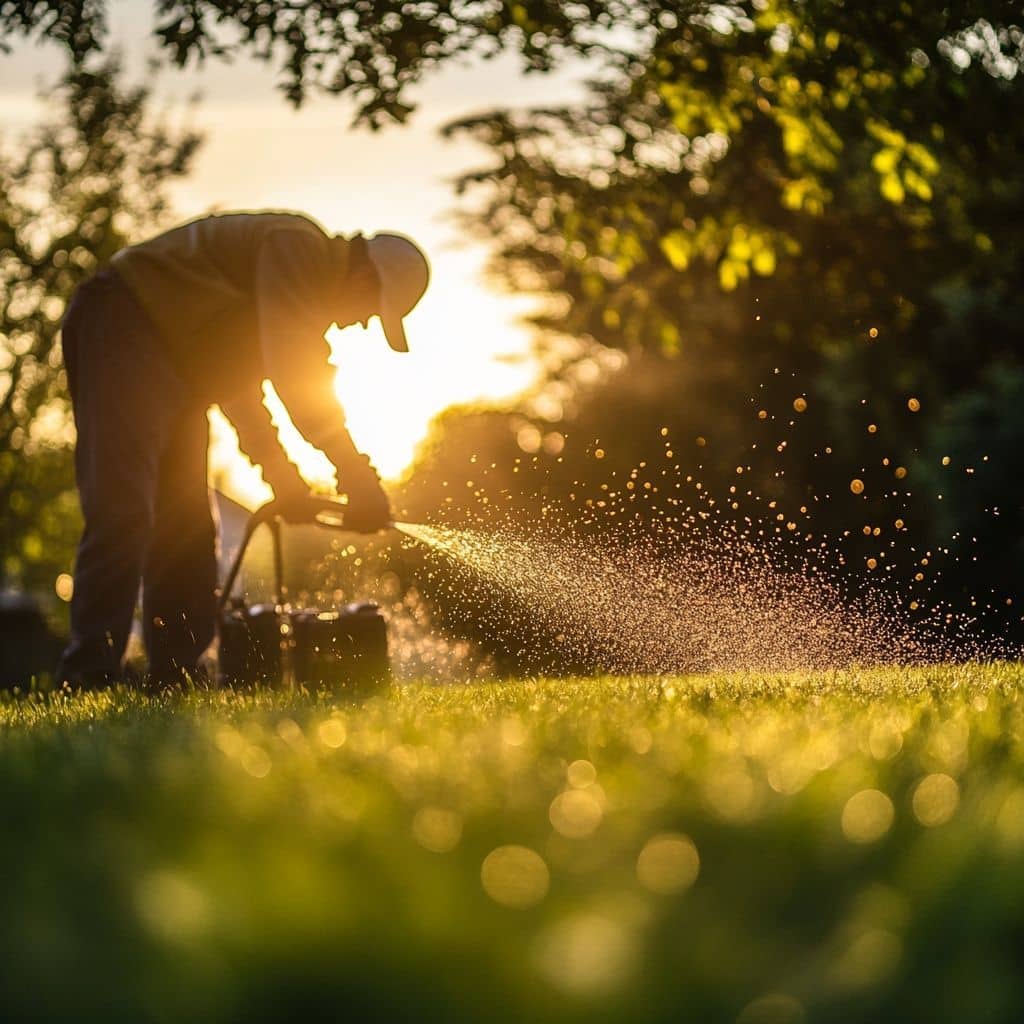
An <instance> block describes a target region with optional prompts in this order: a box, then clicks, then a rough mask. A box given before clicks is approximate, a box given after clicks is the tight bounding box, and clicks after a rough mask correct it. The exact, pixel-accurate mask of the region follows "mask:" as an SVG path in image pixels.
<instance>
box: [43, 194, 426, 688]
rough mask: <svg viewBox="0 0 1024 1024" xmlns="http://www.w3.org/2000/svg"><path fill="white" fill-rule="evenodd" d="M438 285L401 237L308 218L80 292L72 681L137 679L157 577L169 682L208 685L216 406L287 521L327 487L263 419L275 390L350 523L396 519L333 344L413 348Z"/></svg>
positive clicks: (238, 221) (214, 239) (68, 358)
mask: <svg viewBox="0 0 1024 1024" xmlns="http://www.w3.org/2000/svg"><path fill="white" fill-rule="evenodd" d="M428 276H429V270H428V265H427V261H426V258H425V257H424V255H423V253H422V252H421V251H420V250H419V249H418V248H417V247H416V245H414V244H413V243H412V242H411V241H409V240H408V239H406V238H403V237H401V236H400V235H393V234H378V235H375V236H373V237H371V238H363V237H362V235H358V234H357V235H354V236H351V237H344V236H341V235H335V236H331V235H329V234H327V233H326V232H324V230H323V229H322V228H320V227H319V226H318V225H317V224H315V223H314V222H313V221H312V220H310V219H308V218H307V217H304V216H302V215H301V214H297V213H231V214H223V215H218V216H211V217H204V218H202V219H200V220H196V221H193V222H192V223H189V224H185V225H183V226H181V227H177V228H174V229H173V230H171V231H168V232H166V233H165V234H162V235H159V236H158V237H156V238H153V239H151V240H150V241H148V242H143V243H142V244H140V245H135V246H131V247H129V248H127V249H123V250H122V251H121V252H119V253H118V254H117V255H116V256H115V257H114V259H113V260H112V262H111V265H110V266H109V267H107V268H106V269H104V270H101V271H100V272H99V273H98V274H96V275H95V276H94V277H93V278H91V279H90V280H89V281H87V282H85V283H84V284H83V285H82V286H81V287H80V288H79V289H78V291H77V292H76V293H75V295H74V297H73V299H72V301H71V303H70V305H69V307H68V311H67V314H66V316H65V318H64V324H63V347H64V360H65V365H66V367H67V374H68V385H69V388H70V391H71V400H72V404H73V407H74V414H75V425H76V427H77V429H78V444H77V448H76V452H75V467H76V472H77V477H78V489H79V493H80V495H81V502H82V511H83V514H84V518H85V529H84V532H83V535H82V540H81V543H80V545H79V548H78V556H77V560H76V566H75V588H74V595H73V597H72V601H71V639H70V642H69V644H68V647H67V649H66V650H65V652H64V656H63V658H62V661H61V665H60V669H59V679H60V680H61V681H67V682H70V683H72V684H73V685H82V686H96V685H103V684H104V683H108V682H111V681H113V680H116V679H118V678H120V677H121V660H122V658H123V656H124V650H125V646H126V644H127V640H128V633H129V630H130V628H131V621H132V616H133V614H134V610H135V603H136V599H137V596H138V593H139V583H140V581H141V583H142V594H143V597H142V621H143V636H144V639H145V643H146V648H147V652H148V655H149V672H150V677H151V679H152V680H153V681H154V682H157V683H165V682H173V681H176V680H179V679H181V678H182V674H183V673H190V672H193V671H194V670H195V668H196V664H197V661H198V659H199V657H200V655H201V654H202V653H203V651H204V650H205V649H206V647H207V646H208V645H209V643H210V641H211V640H212V639H213V634H214V618H215V600H216V594H215V591H216V586H217V561H216V526H215V523H214V519H213V516H212V513H211V509H210V501H209V493H208V489H207V441H208V438H207V433H208V428H207V418H206V413H207V409H208V408H209V406H210V405H212V404H214V403H216V404H218V405H219V406H220V407H221V409H223V411H224V412H225V414H226V415H227V416H228V418H229V419H230V420H231V421H232V423H233V424H234V425H235V428H236V429H237V430H238V435H239V439H240V442H241V446H242V448H243V450H244V451H245V452H246V453H247V454H248V455H249V456H250V457H251V458H252V460H253V461H254V462H257V463H259V464H260V465H262V467H263V475H264V478H265V479H266V480H267V482H268V483H269V484H270V485H271V486H272V487H273V489H274V494H275V498H276V500H277V501H278V503H279V504H280V507H281V508H282V510H283V512H284V514H285V515H287V510H288V508H289V505H292V506H296V507H297V506H298V505H299V504H301V502H302V501H303V500H304V499H305V498H307V497H308V493H309V492H308V488H307V487H306V484H305V483H304V482H303V480H302V478H301V477H300V476H299V473H298V471H297V470H296V468H295V467H294V466H293V465H292V463H291V462H289V461H288V459H287V457H286V456H285V453H284V451H283V450H282V449H281V447H280V445H279V444H278V441H277V434H276V431H275V430H274V427H273V425H272V424H271V422H270V415H269V413H268V412H267V410H266V408H265V407H264V406H263V401H262V399H263V391H262V385H263V381H264V380H265V379H268V378H269V380H270V381H271V382H272V383H273V385H274V388H275V389H276V391H277V393H278V395H279V396H280V397H281V399H282V401H283V402H284V404H285V406H286V407H287V409H288V412H289V414H290V416H291V418H292V421H293V422H294V424H295V426H296V427H297V428H298V429H299V431H300V432H301V433H302V434H303V435H304V436H305V438H306V439H307V440H308V441H310V442H311V443H312V444H314V445H315V446H316V447H317V448H320V449H321V450H322V451H323V452H324V453H325V454H326V455H327V457H328V458H329V459H330V460H331V462H333V463H334V465H335V467H336V469H337V471H338V488H339V490H340V491H342V492H344V493H346V494H347V495H348V501H349V506H348V512H347V513H346V525H347V526H349V527H351V528H352V529H356V530H360V531H364V532H372V531H375V530H378V529H382V528H383V527H384V526H385V525H386V524H387V523H388V522H389V520H390V518H391V512H390V508H389V505H388V499H387V497H386V495H385V494H384V491H383V490H382V488H381V484H380V478H379V477H378V475H377V472H376V470H375V469H374V468H373V466H372V465H371V464H370V462H369V460H368V459H367V457H366V456H365V455H361V454H360V453H359V452H358V451H357V450H356V448H355V446H354V445H353V443H352V439H351V437H350V436H349V433H348V431H347V429H346V428H345V423H344V417H343V414H342V411H341V409H340V407H339V405H338V401H337V397H336V395H335V391H334V369H333V367H331V366H330V365H329V363H328V357H329V354H330V351H329V346H328V344H327V341H326V340H325V338H324V332H325V331H326V330H327V328H328V327H329V326H330V325H331V324H332V323H336V324H337V325H338V326H339V327H345V326H347V325H349V324H354V323H361V324H362V325H363V326H364V327H365V326H366V323H367V321H368V320H369V318H370V317H372V316H379V317H380V319H381V323H382V326H383V328H384V334H385V336H386V337H387V340H388V344H389V345H390V346H391V347H392V348H393V349H396V350H397V351H399V352H406V351H408V346H407V344H406V338H405V330H404V327H403V323H402V319H403V317H404V316H405V315H406V314H407V313H408V312H409V311H410V310H411V309H412V308H413V306H415V305H416V303H417V302H418V301H419V299H420V297H421V296H422V295H423V292H424V290H425V289H426V286H427V281H428Z"/></svg>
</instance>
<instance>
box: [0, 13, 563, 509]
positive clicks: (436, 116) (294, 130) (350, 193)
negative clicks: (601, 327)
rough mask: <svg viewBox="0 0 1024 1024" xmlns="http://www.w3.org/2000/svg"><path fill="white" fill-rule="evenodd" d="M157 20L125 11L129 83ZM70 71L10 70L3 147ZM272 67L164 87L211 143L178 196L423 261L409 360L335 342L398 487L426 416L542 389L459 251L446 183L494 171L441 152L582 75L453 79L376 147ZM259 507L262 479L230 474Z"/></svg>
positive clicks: (35, 62) (459, 75) (496, 66)
mask: <svg viewBox="0 0 1024 1024" xmlns="http://www.w3.org/2000/svg"><path fill="white" fill-rule="evenodd" d="M152 7H153V4H152V3H150V2H148V0H147V2H145V3H143V2H141V0H115V3H114V4H113V15H114V16H113V19H112V28H113V35H114V38H115V40H116V42H117V43H118V45H120V46H121V47H122V50H123V52H124V53H125V54H126V55H128V57H129V60H128V67H129V71H130V73H131V74H132V75H133V76H136V77H137V76H142V75H147V74H148V73H147V71H146V69H145V58H146V56H147V55H149V54H152V52H153V47H152V43H151V42H150V40H149V39H148V38H147V31H148V27H149V24H150V18H151V11H152ZM60 70H61V57H60V54H59V51H58V50H57V49H56V48H54V47H51V46H19V47H17V48H16V50H15V52H14V53H13V54H11V55H10V56H0V124H3V125H4V126H5V132H4V134H5V140H6V141H8V142H9V141H10V139H11V136H12V134H15V133H16V132H17V131H18V130H19V129H20V128H24V127H27V126H28V125H29V124H31V123H32V121H33V119H34V118H35V117H37V116H38V112H39V104H38V92H39V88H40V86H42V85H44V84H45V83H46V82H49V81H53V79H54V78H56V77H57V76H58V75H59V73H60ZM274 77H275V76H274V73H273V71H272V69H271V68H270V67H268V66H267V65H265V64H262V63H259V62H255V61H251V60H249V59H247V58H240V59H238V60H237V61H236V62H235V63H234V64H232V65H224V64H220V63H211V64H209V65H208V66H207V67H206V68H205V69H204V70H202V71H196V70H195V69H191V70H189V71H186V72H177V71H173V70H167V71H164V72H163V73H162V74H161V76H160V77H159V78H158V79H157V81H156V84H155V91H156V94H157V96H158V98H159V103H160V104H162V103H163V102H164V101H166V102H168V103H169V104H170V106H171V109H172V110H174V105H175V104H178V105H179V107H180V105H183V104H184V103H185V102H186V101H187V99H188V98H189V97H190V96H192V95H193V94H194V93H195V92H196V91H197V90H198V91H199V92H200V93H201V97H202V98H201V102H200V104H199V106H198V108H197V109H196V112H195V116H194V119H193V120H194V123H195V126H196V127H197V128H198V129H200V130H201V131H203V132H204V134H205V135H206V143H205V145H204V146H203V148H202V150H201V152H200V154H199V158H198V161H197V163H196V165H195V171H194V173H193V174H192V175H191V177H190V178H189V179H188V181H186V182H184V183H182V184H181V185H179V186H177V187H176V188H175V189H174V193H173V196H174V203H175V209H176V211H177V213H178V214H179V215H180V217H181V219H188V218H191V217H194V216H197V215H200V214H202V213H204V212H207V211H209V210H211V209H222V210H226V209H261V208H277V209H296V210H302V211H304V212H306V213H308V214H310V215H312V216H313V217H315V218H316V219H317V220H319V221H320V222H321V223H322V224H323V225H324V226H325V227H326V228H327V229H328V230H331V231H335V232H343V233H346V234H348V233H351V232H353V231H357V230H361V231H363V232H364V233H366V234H372V233H373V232H375V231H378V230H397V231H401V232H403V233H405V234H408V235H410V236H412V237H413V238H415V239H416V240H417V241H418V242H419V243H420V244H421V245H422V246H423V248H424V249H425V250H426V251H427V252H428V254H429V256H430V258H431V261H432V264H433V280H432V283H431V286H430V289H429V291H428V293H427V295H426V296H425V297H424V299H423V301H422V302H421V303H420V305H419V307H418V308H417V309H416V310H415V311H414V313H413V314H412V316H410V317H409V320H408V335H409V342H410V349H411V351H410V352H409V353H408V354H404V355H403V354H397V353H394V352H392V351H391V350H390V349H388V347H387V345H386V343H385V342H384V339H383V335H381V334H380V330H379V325H378V324H377V321H376V320H374V321H373V323H372V324H371V327H370V329H369V330H368V331H367V332H365V333H364V332H363V331H362V329H361V328H359V327H355V328H349V329H348V330H346V331H345V332H342V334H341V335H339V336H338V337H337V339H336V346H335V350H336V358H337V361H338V364H339V393H340V395H341V398H342V401H343V403H344V406H345V409H346V412H347V416H348V422H349V426H350V429H351V431H352V434H353V437H354V438H355V441H356V443H357V444H358V445H360V446H361V447H362V448H363V449H364V450H365V451H367V452H368V453H369V454H370V455H371V457H372V458H373V460H374V462H375V463H376V465H377V467H378V469H379V470H380V471H381V472H382V474H383V475H384V476H386V477H395V476H398V475H399V474H400V473H401V472H402V471H403V470H404V469H405V468H406V466H407V465H408V464H409V462H410V460H411V458H412V455H413V451H414V449H415V446H416V444H417V443H418V442H419V441H420V440H421V439H422V438H423V437H424V436H425V434H426V432H427V427H428V424H429V421H430V419H431V417H432V416H434V415H435V414H436V413H438V412H440V411H441V410H442V409H444V408H446V407H447V406H449V405H451V404H454V403H461V402H468V401H473V400H475V399H480V398H488V399H501V398H504V397H507V396H510V395H513V394H515V393H516V392H518V391H520V390H522V389H523V388H524V387H526V386H528V385H529V384H530V383H531V381H532V380H533V378H534V374H535V372H536V371H535V366H534V364H533V362H532V360H531V359H530V356H529V335H528V332H527V331H526V330H525V329H524V328H523V327H521V326H519V325H518V324H517V322H516V321H517V319H518V317H519V316H521V315H522V313H523V312H524V311H526V310H527V309H528V308H529V305H528V303H527V302H526V301H525V300H524V299H522V298H516V297H513V296H508V295H501V294H498V293H497V292H495V291H494V290H492V289H490V288H488V286H487V285H486V284H485V283H484V281H483V278H482V265H483V262H484V259H485V256H486V250H485V249H484V247H482V246H481V245H479V244H474V245H465V244H464V240H463V239H461V238H460V236H459V233H458V231H457V229H456V227H455V226H454V224H453V223H452V222H451V220H450V218H449V217H448V214H450V211H451V210H452V209H453V208H454V205H455V199H454V196H453V193H452V190H451V188H450V186H449V185H448V183H447V182H448V180H449V179H450V178H451V177H453V176H454V175H456V174H457V173H458V172H459V171H461V170H463V169H466V168H469V167H473V166H477V165H478V164H479V163H480V162H481V160H486V159H487V155H486V153H485V152H484V151H482V150H480V149H478V148H477V147H474V146H472V145H471V144H469V143H466V142H455V143H452V142H442V141H441V140H440V139H439V138H438V135H437V129H438V127H439V126H440V125H442V124H444V123H445V122H447V121H449V120H451V119H453V118H456V117H460V116H464V115H466V114H468V113H471V112H473V111H479V110H485V109H489V108H492V107H495V106H502V105H508V104H509V103H514V104H516V105H526V104H530V103H552V102H558V101H561V100H567V99H572V98H573V97H575V96H577V95H579V93H580V91H581V90H580V81H581V79H582V77H583V68H582V67H581V66H580V65H576V66H575V67H574V68H573V69H571V70H567V71H564V72H561V73H559V74H558V75H557V76H548V77H538V76H525V75H522V74H521V73H519V72H518V70H517V68H516V64H515V62H514V61H513V60H511V59H502V60H498V61H492V62H488V63H478V64H475V65H473V66H470V67H463V68H453V69H451V70H447V71H445V72H443V73H442V74H440V75H438V76H436V77H432V78H430V79H429V80H428V81H427V83H426V84H425V85H424V86H422V87H421V88H420V89H419V90H417V92H416V93H415V94H414V98H415V99H416V100H417V101H418V103H419V110H418V112H417V114H416V115H414V117H413V120H412V122H411V124H409V125H407V126H405V127H401V128H392V129H390V130H386V131H384V132H380V133H377V134H371V133H369V132H366V131H359V132H353V131H352V130H351V129H350V127H349V125H350V121H351V113H352V108H351V106H350V105H349V104H348V103H347V102H342V101H339V100H337V99H330V98H322V97H321V98H314V99H312V100H310V101H309V103H308V104H307V105H306V106H305V107H303V108H302V109H301V110H299V111H295V110H293V109H292V108H291V107H289V106H288V105H287V104H286V103H285V101H284V99H283V98H282V97H281V95H280V94H278V93H277V92H276V91H275V89H274ZM231 447H232V440H231V438H230V437H229V436H226V435H224V434H223V432H222V433H220V435H219V436H218V437H216V438H215V443H214V447H213V457H212V461H213V463H214V471H215V472H216V471H217V469H218V468H219V466H220V465H222V464H223V463H224V462H225V460H226V461H227V462H229V463H230V462H231V455H230V451H231ZM235 479H236V481H237V482H238V486H239V487H240V488H241V489H242V490H243V492H244V493H241V494H239V495H238V496H239V497H248V498H249V499H250V500H253V499H255V498H257V497H258V496H259V495H258V489H257V490H254V489H253V486H252V476H251V475H250V476H249V477H248V478H246V476H245V474H244V473H242V474H235Z"/></svg>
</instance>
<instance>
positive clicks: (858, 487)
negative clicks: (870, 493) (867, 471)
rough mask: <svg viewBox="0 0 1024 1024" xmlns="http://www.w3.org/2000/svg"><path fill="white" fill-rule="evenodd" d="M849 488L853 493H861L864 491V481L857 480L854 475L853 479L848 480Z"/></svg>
mask: <svg viewBox="0 0 1024 1024" xmlns="http://www.w3.org/2000/svg"><path fill="white" fill-rule="evenodd" d="M850 490H851V491H852V492H853V493H854V494H863V493H864V481H863V480H859V479H857V478H856V477H854V479H853V480H851V481H850Z"/></svg>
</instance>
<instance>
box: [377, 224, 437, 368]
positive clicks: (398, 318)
mask: <svg viewBox="0 0 1024 1024" xmlns="http://www.w3.org/2000/svg"><path fill="white" fill-rule="evenodd" d="M366 252H367V255H368V256H369V257H370V262H372V263H373V265H374V267H375V269H376V271H377V276H378V277H379V278H380V322H381V326H383V328H384V337H385V338H387V339H388V344H389V345H390V346H391V347H392V348H393V349H394V350H395V351H396V352H408V351H409V343H408V341H407V340H406V337H405V325H404V324H403V323H402V319H403V318H404V317H405V316H407V315H408V313H409V311H410V310H411V309H412V308H413V307H414V306H415V305H416V303H417V302H419V301H420V299H421V298H422V296H423V293H424V292H425V291H426V290H427V283H428V282H429V280H430V264H429V263H427V257H426V256H424V254H423V252H422V251H421V250H420V248H419V246H418V245H416V243H415V242H413V241H412V240H411V239H408V238H406V237H405V236H404V235H396V234H391V233H389V232H382V233H381V234H377V235H374V236H373V237H372V238H368V239H367V240H366Z"/></svg>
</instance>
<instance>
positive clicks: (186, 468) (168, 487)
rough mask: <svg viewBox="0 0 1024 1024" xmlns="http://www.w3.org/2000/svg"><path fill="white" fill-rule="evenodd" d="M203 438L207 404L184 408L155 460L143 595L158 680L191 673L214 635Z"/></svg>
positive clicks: (213, 560) (212, 548)
mask: <svg viewBox="0 0 1024 1024" xmlns="http://www.w3.org/2000/svg"><path fill="white" fill-rule="evenodd" d="M207 443H208V425H207V420H206V409H205V408H200V407H198V406H196V407H192V408H188V409H185V410H184V411H183V412H182V414H181V415H180V416H179V418H178V421H177V422H176V423H175V424H174V426H173V428H172V431H171V435H170V437H169V439H168V444H167V447H166V449H165V450H164V455H163V458H162V459H161V462H160V471H159V478H158V484H157V497H156V513H155V519H154V526H153V534H152V542H151V544H150V547H149V554H148V557H147V559H146V565H145V569H144V570H143V598H142V622H143V632H144V636H145V640H146V650H147V651H148V653H149V672H150V677H151V678H152V680H153V681H154V682H157V683H173V682H180V681H181V679H182V675H183V674H188V675H193V674H194V673H195V672H196V662H197V661H198V660H199V656H200V655H201V654H202V653H203V651H205V650H206V648H207V647H208V646H209V644H210V641H211V640H212V639H213V633H214V618H215V602H216V596H215V593H214V590H215V588H216V586H217V551H216V539H217V529H216V525H215V523H214V520H213V515H212V512H211V508H210V495H209V491H208V489H207V484H206V463H207Z"/></svg>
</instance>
